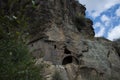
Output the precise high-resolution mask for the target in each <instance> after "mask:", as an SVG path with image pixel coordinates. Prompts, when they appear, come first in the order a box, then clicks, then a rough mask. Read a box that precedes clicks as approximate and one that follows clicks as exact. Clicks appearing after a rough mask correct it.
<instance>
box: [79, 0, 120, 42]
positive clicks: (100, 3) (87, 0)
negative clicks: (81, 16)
mask: <svg viewBox="0 0 120 80" xmlns="http://www.w3.org/2000/svg"><path fill="white" fill-rule="evenodd" d="M79 2H80V3H82V4H83V5H85V6H86V8H87V10H86V17H89V18H90V19H92V20H93V23H94V25H93V28H94V29H95V37H105V38H107V39H109V40H111V41H113V40H115V39H118V38H120V0H79Z"/></svg>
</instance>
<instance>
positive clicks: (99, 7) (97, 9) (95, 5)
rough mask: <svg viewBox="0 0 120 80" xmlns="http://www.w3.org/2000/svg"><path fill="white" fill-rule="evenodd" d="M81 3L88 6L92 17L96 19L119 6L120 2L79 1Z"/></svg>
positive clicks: (109, 0)
mask: <svg viewBox="0 0 120 80" xmlns="http://www.w3.org/2000/svg"><path fill="white" fill-rule="evenodd" d="M79 2H80V3H82V4H83V5H86V8H87V11H88V13H89V15H90V16H92V17H93V18H96V17H98V16H100V14H101V13H102V12H104V11H106V10H107V9H109V8H111V7H112V6H114V5H116V4H119V3H120V0H79Z"/></svg>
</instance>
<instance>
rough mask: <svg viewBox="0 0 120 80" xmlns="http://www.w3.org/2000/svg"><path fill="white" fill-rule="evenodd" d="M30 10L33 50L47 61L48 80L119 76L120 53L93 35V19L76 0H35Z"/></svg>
mask: <svg viewBox="0 0 120 80" xmlns="http://www.w3.org/2000/svg"><path fill="white" fill-rule="evenodd" d="M35 7H36V8H35V10H34V11H29V12H28V13H29V16H30V17H32V19H31V21H30V27H31V29H30V35H31V39H30V41H29V48H30V52H31V53H32V54H33V56H34V57H35V58H36V59H37V62H36V64H40V63H44V64H46V65H48V66H47V67H45V72H44V74H43V75H44V76H45V80H54V79H53V76H54V73H55V72H56V71H57V72H59V74H60V76H61V78H62V80H120V78H119V74H120V56H119V53H118V51H117V49H116V48H115V47H114V46H113V43H112V42H111V41H109V40H106V39H103V38H94V30H93V28H92V25H93V22H92V21H91V20H90V19H88V18H85V10H86V8H85V6H83V5H82V4H80V3H79V2H78V1H77V0H35Z"/></svg>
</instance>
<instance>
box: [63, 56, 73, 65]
mask: <svg viewBox="0 0 120 80" xmlns="http://www.w3.org/2000/svg"><path fill="white" fill-rule="evenodd" d="M72 62H73V59H72V56H67V57H65V58H64V59H63V62H62V65H66V64H69V63H72Z"/></svg>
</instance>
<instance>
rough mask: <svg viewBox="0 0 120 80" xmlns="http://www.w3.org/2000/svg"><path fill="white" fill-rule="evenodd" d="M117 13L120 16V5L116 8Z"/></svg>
mask: <svg viewBox="0 0 120 80" xmlns="http://www.w3.org/2000/svg"><path fill="white" fill-rule="evenodd" d="M115 14H116V16H119V17H120V7H119V8H118V9H117V10H116V12H115Z"/></svg>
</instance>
